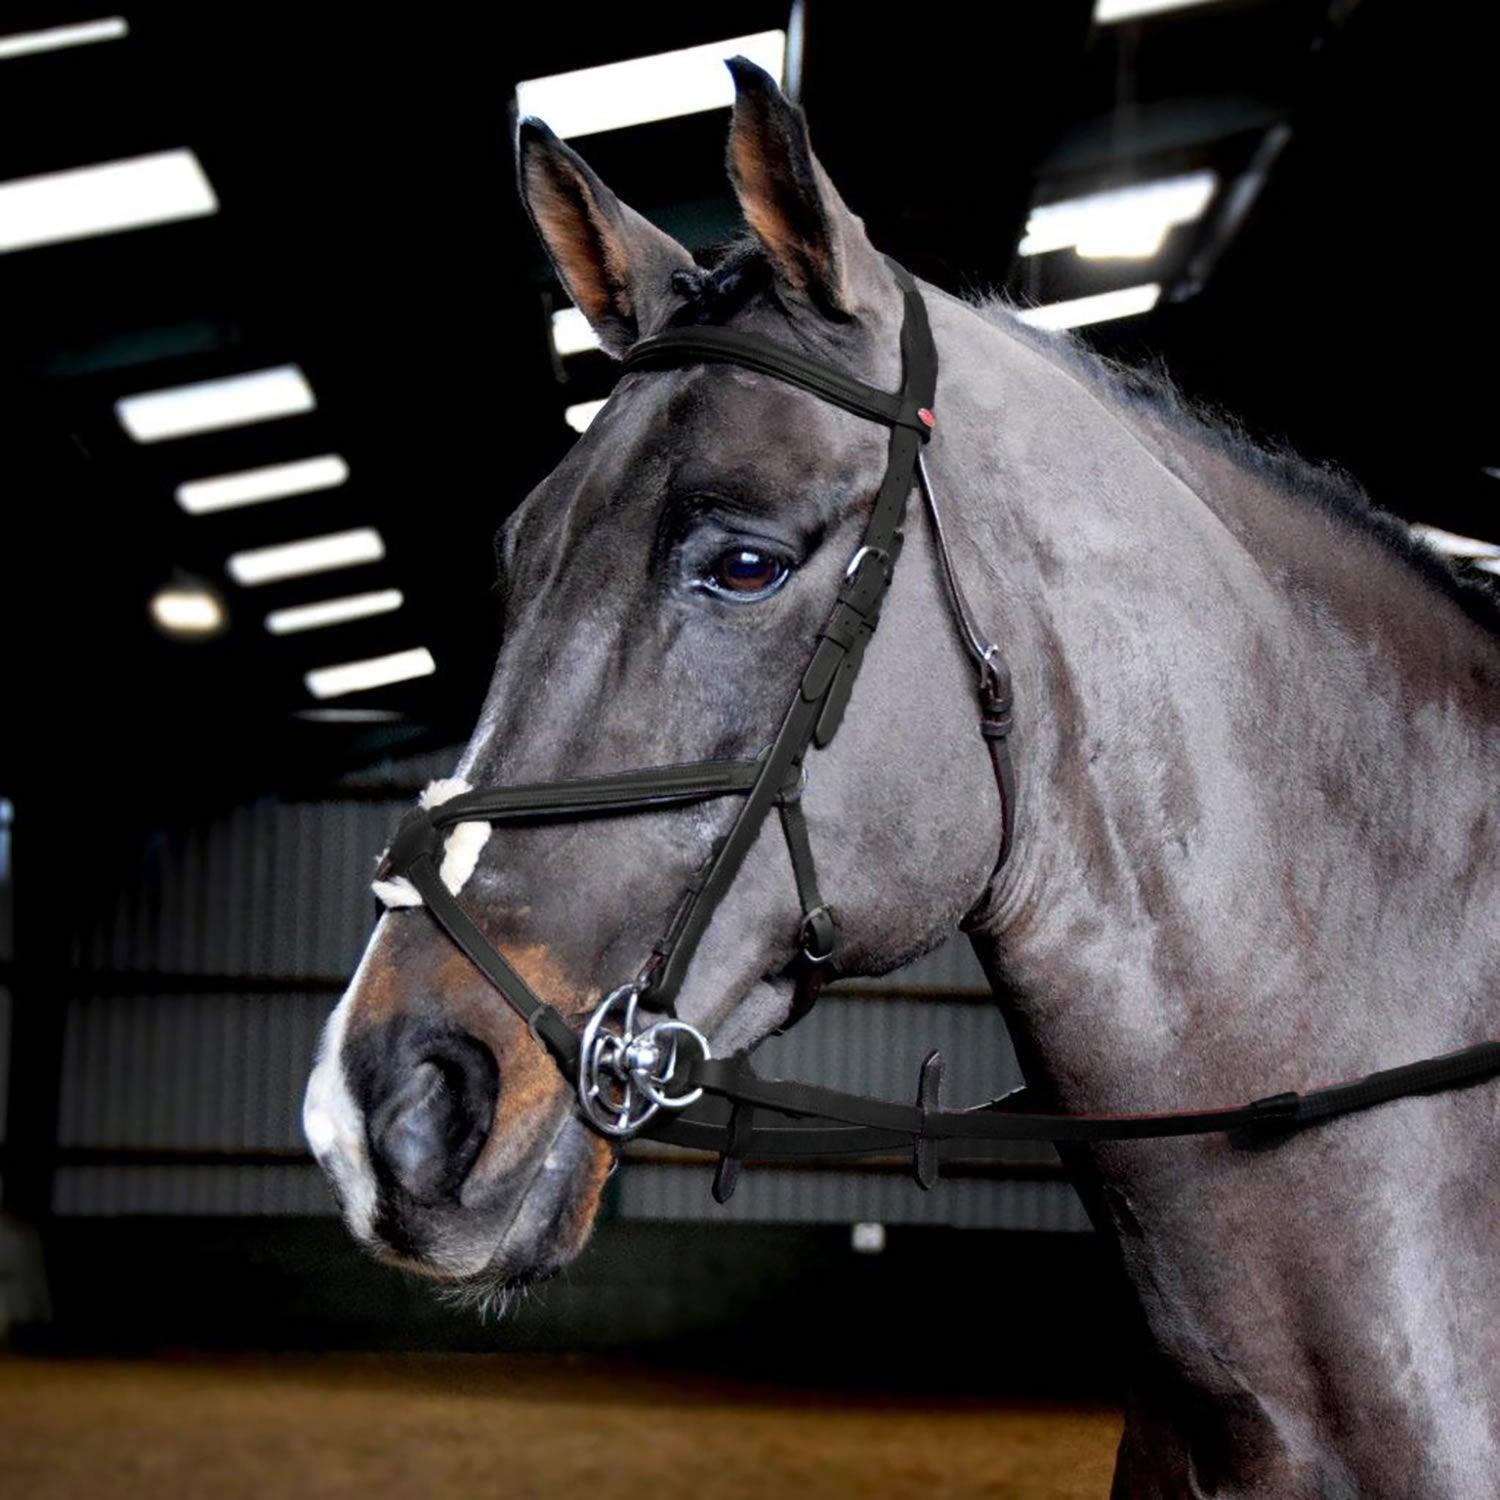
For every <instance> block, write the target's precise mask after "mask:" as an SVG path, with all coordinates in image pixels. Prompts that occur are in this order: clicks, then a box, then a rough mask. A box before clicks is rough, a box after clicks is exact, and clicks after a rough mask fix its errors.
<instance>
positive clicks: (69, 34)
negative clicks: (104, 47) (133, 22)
mask: <svg viewBox="0 0 1500 1500" xmlns="http://www.w3.org/2000/svg"><path fill="white" fill-rule="evenodd" d="M129 35H130V27H129V26H127V25H126V24H125V17H124V16H110V17H109V18H108V19H107V20H103V21H84V22H82V23H80V24H79V25H77V26H51V27H48V29H47V30H46V31H16V32H12V33H11V34H10V35H9V36H0V59H4V58H7V57H26V56H27V55H28V54H30V53H33V52H57V51H59V50H60V49H61V48H63V47H86V46H88V45H89V43H90V42H117V41H119V39H120V38H121V37H123V36H129Z"/></svg>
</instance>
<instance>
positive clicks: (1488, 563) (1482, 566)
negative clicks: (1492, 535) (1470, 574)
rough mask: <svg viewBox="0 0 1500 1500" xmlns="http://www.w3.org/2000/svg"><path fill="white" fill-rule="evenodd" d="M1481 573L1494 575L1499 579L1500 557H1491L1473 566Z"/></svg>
mask: <svg viewBox="0 0 1500 1500" xmlns="http://www.w3.org/2000/svg"><path fill="white" fill-rule="evenodd" d="M1474 566H1475V567H1476V568H1478V569H1479V571H1480V572H1481V573H1494V574H1495V575H1496V576H1497V577H1500V557H1492V558H1488V559H1485V560H1483V561H1480V562H1476V563H1475V564H1474Z"/></svg>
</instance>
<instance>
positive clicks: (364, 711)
mask: <svg viewBox="0 0 1500 1500" xmlns="http://www.w3.org/2000/svg"><path fill="white" fill-rule="evenodd" d="M292 717H293V718H294V719H306V720H307V721H308V722H309V723H312V724H393V723H395V722H396V721H397V720H398V719H400V718H401V717H402V715H401V714H399V713H398V712H397V711H396V710H395V709H393V708H299V709H297V710H296V711H295V712H294V713H293V714H292Z"/></svg>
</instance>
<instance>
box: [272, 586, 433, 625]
mask: <svg viewBox="0 0 1500 1500" xmlns="http://www.w3.org/2000/svg"><path fill="white" fill-rule="evenodd" d="M404 602H405V601H404V600H403V599H402V596H401V590H400V589H376V590H374V591H373V592H371V593H368V594H346V595H345V596H344V597H343V598H342V599H320V600H319V601H318V602H317V603H316V604H297V605H293V606H292V607H291V608H289V609H273V610H272V611H271V613H270V614H268V615H267V616H266V629H267V630H269V631H270V632H271V634H272V635H292V634H293V633H294V632H296V631H299V630H320V629H322V627H323V626H325V625H342V624H344V623H345V621H348V620H367V619H369V617H370V616H371V615H385V614H389V613H390V612H391V611H392V610H393V609H400V608H401V606H402V604H403V603H404Z"/></svg>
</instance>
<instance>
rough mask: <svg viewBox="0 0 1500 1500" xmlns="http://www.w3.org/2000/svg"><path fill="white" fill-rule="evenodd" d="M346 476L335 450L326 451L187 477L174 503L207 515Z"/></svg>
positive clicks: (305, 490) (329, 483)
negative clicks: (203, 476) (204, 476)
mask: <svg viewBox="0 0 1500 1500" xmlns="http://www.w3.org/2000/svg"><path fill="white" fill-rule="evenodd" d="M348 477H349V465H348V464H346V463H345V462H344V460H343V459H341V458H340V457H339V456H338V454H337V453H325V454H324V455H323V457H322V458H303V459H298V460H297V462H296V463H290V464H268V465H266V467H265V468H263V469H241V470H240V471H239V472H238V473H235V474H220V475H219V476H218V477H217V478H214V479H190V480H189V481H188V482H187V483H186V484H179V485H178V486H177V503H178V504H179V505H180V506H181V507H182V508H183V509H184V510H185V511H186V512H187V513H188V514H189V515H190V516H207V515H212V514H213V512H214V511H218V510H234V509H235V508H236V507H238V506H241V505H259V504H260V503H261V501H263V500H280V499H282V498H284V497H285V496H287V495H306V494H309V493H311V492H312V491H313V490H331V489H333V488H334V487H335V486H336V485H340V484H343V482H344V481H345V480H346V479H348Z"/></svg>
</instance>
